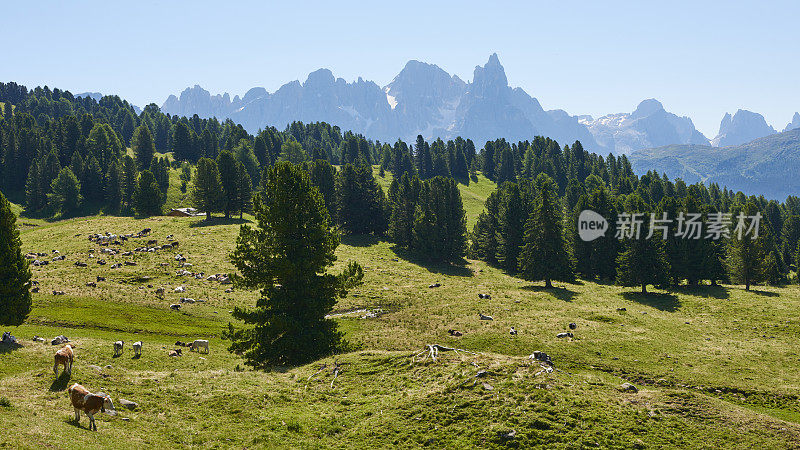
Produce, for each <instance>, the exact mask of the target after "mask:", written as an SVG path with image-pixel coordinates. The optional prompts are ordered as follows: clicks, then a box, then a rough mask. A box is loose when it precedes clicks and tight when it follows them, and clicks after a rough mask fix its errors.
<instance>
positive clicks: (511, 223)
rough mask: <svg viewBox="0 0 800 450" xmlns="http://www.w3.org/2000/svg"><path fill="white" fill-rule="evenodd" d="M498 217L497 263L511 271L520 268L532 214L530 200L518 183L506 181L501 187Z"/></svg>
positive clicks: (513, 271) (514, 271)
mask: <svg viewBox="0 0 800 450" xmlns="http://www.w3.org/2000/svg"><path fill="white" fill-rule="evenodd" d="M500 191H501V194H500V205H499V208H498V218H497V226H498V227H497V228H498V233H497V235H498V237H497V244H498V245H497V263H498V265H499V266H500V267H502V268H503V269H505V270H506V271H508V272H509V273H512V274H513V273H516V272H517V269H518V268H519V253H520V250H521V249H522V244H523V238H524V235H525V222H526V221H527V220H528V216H529V215H530V209H529V206H530V204H529V201H530V199H528V198H524V196H523V193H522V189H521V188H520V186H519V185H518V184H517V183H504V184H503V186H502V188H501V189H500Z"/></svg>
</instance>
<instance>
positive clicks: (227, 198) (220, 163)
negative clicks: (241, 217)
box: [217, 150, 238, 219]
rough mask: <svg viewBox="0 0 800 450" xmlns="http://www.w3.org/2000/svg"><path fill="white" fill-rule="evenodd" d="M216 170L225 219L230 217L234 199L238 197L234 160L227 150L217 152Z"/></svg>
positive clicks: (234, 207) (233, 208)
mask: <svg viewBox="0 0 800 450" xmlns="http://www.w3.org/2000/svg"><path fill="white" fill-rule="evenodd" d="M217 170H218V171H219V181H220V183H222V210H223V211H224V212H225V218H226V219H228V218H230V217H231V212H232V211H234V210H235V209H236V198H237V197H238V193H237V187H238V184H237V183H236V158H234V157H233V154H231V152H229V151H227V150H223V151H221V152H219V156H217Z"/></svg>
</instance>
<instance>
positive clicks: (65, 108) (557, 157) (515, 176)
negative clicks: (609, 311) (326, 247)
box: [0, 82, 800, 289]
mask: <svg viewBox="0 0 800 450" xmlns="http://www.w3.org/2000/svg"><path fill="white" fill-rule="evenodd" d="M0 102H2V103H3V104H4V108H3V111H2V118H1V119H0V163H1V164H0V167H1V168H2V171H3V173H2V186H0V187H1V188H2V190H3V192H4V193H7V195H8V196H9V197H11V198H13V199H17V200H18V201H19V203H23V204H24V205H25V213H26V214H28V215H38V216H45V217H70V216H73V215H76V214H78V213H80V212H83V213H85V212H91V211H103V212H105V213H107V214H121V215H136V216H152V215H159V214H163V213H164V212H165V211H163V208H162V206H163V204H164V202H165V201H166V192H167V189H168V185H169V173H170V171H171V170H176V171H180V177H181V180H182V186H181V189H182V190H186V189H188V187H187V186H188V182H189V181H193V183H192V184H193V187H192V191H191V192H188V193H187V194H188V195H190V197H191V199H192V200H193V202H194V205H195V207H197V208H198V209H199V210H200V211H202V212H206V213H207V214H208V216H209V217H210V216H211V213H212V212H214V213H216V212H220V213H223V214H224V215H225V217H226V218H230V217H232V216H234V215H241V214H243V213H245V212H249V211H250V209H251V207H252V199H253V195H254V194H255V193H257V192H259V191H263V190H264V188H265V182H266V178H265V173H266V170H267V169H268V168H269V167H271V166H273V165H274V164H275V163H276V162H278V161H288V162H291V163H295V164H301V165H302V166H303V167H304V168H305V170H306V171H307V172H308V173H309V174H310V176H311V180H312V184H313V185H314V186H316V187H317V188H318V189H319V190H320V192H321V194H322V197H323V199H324V203H325V206H326V208H327V209H328V212H329V214H330V217H331V218H332V220H333V221H334V222H335V223H336V224H337V225H338V226H339V227H340V229H341V231H342V232H344V233H348V234H373V235H375V236H379V237H382V238H386V239H390V240H392V241H393V242H394V243H396V245H397V246H398V248H401V249H405V251H408V252H410V254H416V255H419V256H422V257H424V258H426V259H432V260H439V261H451V262H457V261H459V260H460V259H461V258H463V257H465V256H469V257H471V258H475V259H480V260H484V261H486V262H487V263H490V264H492V265H495V266H497V267H499V268H502V269H503V270H505V271H507V272H508V273H510V274H518V275H520V276H522V277H524V278H527V279H531V280H542V281H546V282H547V284H548V285H549V284H550V282H551V280H570V279H572V278H573V277H575V276H578V277H582V278H586V279H599V280H607V281H616V282H619V283H621V284H623V285H632V286H642V288H643V289H644V288H645V286H646V285H648V284H652V285H658V286H662V287H663V286H669V285H677V284H680V283H682V282H686V283H688V284H697V283H699V282H701V281H704V280H705V281H708V282H710V283H712V284H714V283H717V282H719V281H736V282H740V283H743V284H746V285H748V286H749V284H751V283H764V282H766V283H772V284H779V283H786V282H789V281H790V280H793V279H794V278H795V273H796V269H797V262H798V261H797V260H798V250H799V249H798V240H800V199H798V198H797V197H794V196H790V197H788V198H787V199H786V200H785V201H784V202H778V201H775V200H767V199H766V198H764V197H756V196H753V195H749V196H748V195H746V194H745V193H742V192H733V191H730V190H728V189H727V188H725V187H724V186H723V187H720V186H718V185H716V184H711V185H709V186H706V185H704V184H701V183H698V184H693V185H686V183H684V182H683V181H682V180H680V179H675V180H670V179H669V178H667V177H666V176H665V175H660V174H658V173H655V172H648V173H646V174H643V175H641V176H637V175H636V174H634V173H633V170H632V168H631V164H630V162H629V161H628V159H627V158H626V157H625V156H624V155H621V156H619V157H617V156H614V155H612V154H609V155H608V156H605V157H603V156H602V155H597V154H593V153H589V152H587V151H585V150H584V149H583V147H582V145H581V143H580V142H579V141H576V142H574V143H571V144H568V145H563V146H562V145H561V144H559V143H558V142H556V141H554V140H552V139H549V138H547V137H541V136H536V137H533V138H532V139H531V140H530V141H521V142H516V143H509V142H506V141H505V140H504V139H502V138H500V139H497V140H494V141H487V142H486V143H484V144H483V147H482V148H480V149H478V148H476V145H475V143H473V142H472V141H470V140H464V139H461V138H456V139H454V140H450V141H447V142H444V141H443V140H441V139H436V140H434V141H432V142H427V141H426V140H425V139H423V137H422V136H418V138H417V140H416V142H414V143H406V142H403V141H402V140H398V141H397V142H395V143H393V144H390V143H381V142H379V141H374V140H370V139H368V138H367V137H364V136H361V135H357V134H353V133H351V132H348V131H344V132H343V131H342V130H340V129H339V128H338V127H336V126H333V125H330V124H327V123H322V122H317V123H309V124H304V123H301V122H294V123H291V124H289V125H288V126H287V127H286V129H285V130H283V131H280V130H278V129H276V128H272V127H270V128H266V129H264V130H261V131H260V132H258V133H256V135H251V134H248V133H247V132H246V131H245V130H244V129H243V128H242V127H241V126H240V125H237V124H235V123H233V122H231V121H230V120H227V121H225V122H222V123H221V122H219V121H218V120H216V119H213V118H212V119H201V118H199V117H198V116H197V115H195V116H193V117H190V118H188V117H176V116H170V115H167V114H163V113H161V112H160V110H159V108H158V107H157V106H156V105H153V104H151V105H148V106H147V107H145V108H144V109H143V110H142V111H141V112H138V113H137V111H136V109H135V108H134V107H133V106H132V105H130V104H129V103H128V102H126V101H124V100H122V99H120V98H119V97H116V96H106V97H103V98H101V99H100V100H99V101H96V100H94V99H92V98H88V97H84V98H80V97H74V96H73V95H72V94H71V93H70V92H68V91H62V90H59V89H50V88H47V87H43V88H42V87H38V88H35V89H32V90H28V89H27V88H26V87H25V86H20V85H18V84H16V83H13V82H12V83H3V84H0ZM373 166H378V167H379V174H378V176H382V175H383V174H384V173H385V172H389V173H391V174H392V175H393V181H392V183H391V186H390V188H389V190H388V192H383V190H382V188H381V187H380V185H379V183H377V182H376V179H375V176H374V174H373V169H372V167H373ZM478 172H481V173H482V174H483V175H484V176H486V177H487V178H489V179H490V180H492V181H494V182H496V183H497V185H498V188H497V190H496V191H495V192H493V193H492V194H491V195H490V196H489V198H488V199H487V201H486V204H485V209H484V212H483V213H481V214H480V216H479V217H478V221H477V223H476V224H475V226H474V228H473V229H472V230H468V229H467V226H466V221H465V217H464V208H463V205H462V200H461V197H460V194H459V191H458V188H457V186H458V184H459V183H461V184H469V183H470V182H471V180H474V179H475V177H476V176H477V173H478ZM266 195H269V193H266ZM585 209H591V210H593V211H595V212H598V213H600V214H601V215H603V216H604V217H606V218H607V219H608V220H609V222H610V223H611V225H612V227H613V224H614V223H615V221H616V219H617V215H618V214H620V213H623V212H632V211H633V212H638V213H642V214H643V215H644V217H649V214H650V213H653V214H656V215H657V216H658V217H661V215H662V214H667V215H668V216H669V217H672V218H675V217H678V216H679V215H680V214H681V213H685V214H690V213H692V214H700V215H701V217H702V218H703V220H707V219H708V218H709V217H710V215H717V214H730V215H731V217H733V218H736V217H737V216H738V214H739V213H741V212H748V213H749V215H752V214H754V213H756V212H759V213H761V215H762V217H763V220H762V221H761V228H760V230H761V237H760V238H759V239H758V240H756V241H754V242H753V243H750V242H745V241H742V240H739V239H730V238H725V237H723V238H721V239H718V240H708V239H699V240H690V239H682V238H680V237H676V233H675V232H674V231H671V232H667V236H663V233H664V232H663V231H662V232H660V233H661V234H660V235H657V236H660V237H662V239H650V240H646V242H636V241H634V240H628V241H626V240H624V239H617V238H616V237H615V236H614V235H613V233H611V232H609V233H607V234H606V235H605V236H604V237H602V238H600V239H598V240H595V241H592V242H584V241H582V240H581V239H579V238H578V230H577V216H578V214H579V213H580V211H583V210H585ZM645 222H647V220H645ZM734 222H735V220H734ZM647 226H648V224H647V223H645V224H644V225H643V227H644V232H645V233H647ZM732 229H733V228H732V225H731V228H730V230H729V231H731V230H732ZM703 232H705V231H703ZM726 235H728V236H729V235H730V232H728V233H726ZM543 246H544V247H543ZM742 246H747V248H746V249H742V248H741V247H742ZM545 247H546V248H545ZM534 255H537V256H536V257H534ZM533 260H535V261H533ZM643 267H646V268H647V270H646V271H643Z"/></svg>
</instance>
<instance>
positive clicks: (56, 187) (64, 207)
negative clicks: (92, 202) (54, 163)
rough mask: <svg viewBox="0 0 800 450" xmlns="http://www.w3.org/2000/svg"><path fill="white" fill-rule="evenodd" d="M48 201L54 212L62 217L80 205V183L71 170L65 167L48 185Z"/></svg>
mask: <svg viewBox="0 0 800 450" xmlns="http://www.w3.org/2000/svg"><path fill="white" fill-rule="evenodd" d="M50 190H51V191H52V192H51V193H50V194H48V196H47V197H48V201H49V203H50V205H51V206H52V207H53V209H54V210H55V211H60V212H61V214H62V215H64V216H66V215H70V214H72V213H74V212H75V211H77V209H78V207H79V206H80V204H81V200H82V198H81V183H80V181H78V177H76V176H75V174H74V173H72V169H70V168H69V167H65V168H63V169H61V171H60V172H58V176H57V177H56V179H55V180H53V182H52V183H51V184H50Z"/></svg>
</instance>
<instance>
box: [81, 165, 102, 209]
mask: <svg viewBox="0 0 800 450" xmlns="http://www.w3.org/2000/svg"><path fill="white" fill-rule="evenodd" d="M103 184H104V183H103V171H102V169H100V163H99V162H98V161H97V158H95V157H94V156H91V157H90V158H89V162H88V163H87V164H86V169H84V171H83V180H82V181H81V192H83V197H84V198H85V199H86V201H88V202H91V203H96V202H100V201H102V200H103V197H104V195H103Z"/></svg>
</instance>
